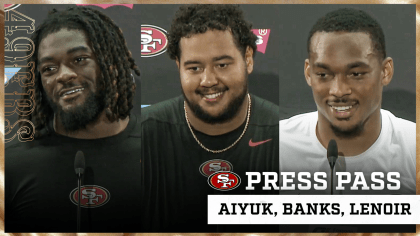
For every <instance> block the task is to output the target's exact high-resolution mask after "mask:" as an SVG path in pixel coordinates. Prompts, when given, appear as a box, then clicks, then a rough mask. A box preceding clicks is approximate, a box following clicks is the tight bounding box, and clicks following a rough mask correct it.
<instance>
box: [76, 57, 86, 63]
mask: <svg viewBox="0 0 420 236" xmlns="http://www.w3.org/2000/svg"><path fill="white" fill-rule="evenodd" d="M84 60H86V57H77V58H76V59H75V60H74V61H75V62H76V63H79V62H82V61H84Z"/></svg>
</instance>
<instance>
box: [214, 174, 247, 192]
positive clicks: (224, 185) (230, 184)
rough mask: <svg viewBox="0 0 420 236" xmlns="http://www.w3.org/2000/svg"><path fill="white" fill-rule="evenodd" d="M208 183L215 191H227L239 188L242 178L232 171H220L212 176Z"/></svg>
mask: <svg viewBox="0 0 420 236" xmlns="http://www.w3.org/2000/svg"><path fill="white" fill-rule="evenodd" d="M207 182H208V184H209V185H210V187H212V188H214V189H217V190H220V191H227V190H232V189H235V188H237V187H238V186H239V184H241V178H239V175H237V174H235V173H233V172H231V171H220V172H216V173H214V174H212V175H210V176H209V178H208V179H207Z"/></svg>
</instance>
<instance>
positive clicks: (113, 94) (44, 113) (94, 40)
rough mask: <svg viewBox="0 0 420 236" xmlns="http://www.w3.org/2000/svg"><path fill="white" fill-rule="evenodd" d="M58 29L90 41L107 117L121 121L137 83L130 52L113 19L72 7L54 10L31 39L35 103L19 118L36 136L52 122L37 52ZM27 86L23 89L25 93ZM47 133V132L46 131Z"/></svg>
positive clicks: (82, 8)
mask: <svg viewBox="0 0 420 236" xmlns="http://www.w3.org/2000/svg"><path fill="white" fill-rule="evenodd" d="M61 29H68V30H80V31H82V32H84V33H85V35H86V37H87V38H88V40H89V41H90V44H91V47H92V51H93V53H94V54H95V55H96V58H97V62H98V66H99V69H100V71H101V75H99V76H100V78H102V79H100V80H99V85H100V86H101V87H103V88H104V89H105V91H104V96H105V98H104V100H105V101H104V104H105V112H106V116H107V118H108V119H109V120H110V121H111V122H113V121H116V120H118V119H124V118H126V117H127V116H128V115H130V111H131V109H132V108H133V98H134V94H135V90H136V84H135V80H134V76H133V75H132V72H131V71H132V70H133V71H134V72H135V73H136V74H137V75H138V76H140V70H139V69H138V67H137V65H136V63H135V61H134V59H133V57H132V55H131V52H130V51H129V50H128V48H127V43H126V41H125V39H124V36H123V33H122V30H121V29H120V28H119V27H118V26H117V25H116V24H115V23H114V21H113V20H112V19H110V18H109V17H108V16H106V15H105V14H103V13H102V12H100V11H97V10H95V9H91V8H88V7H71V8H68V9H66V10H64V11H57V10H56V9H53V10H52V11H50V12H49V14H48V17H47V19H46V20H45V21H44V22H43V23H42V24H41V25H40V26H39V27H37V30H36V31H35V32H34V33H33V35H32V37H31V40H32V41H33V42H34V45H35V51H34V53H33V55H32V56H31V57H30V58H29V61H33V62H35V78H34V82H35V84H34V87H35V95H34V103H35V109H34V111H33V112H32V113H31V114H30V115H29V116H20V117H19V118H22V119H29V120H30V121H31V122H32V123H33V124H34V127H35V130H36V131H37V132H35V137H36V138H37V137H41V136H43V135H45V134H44V133H45V132H40V131H41V130H43V129H44V128H46V127H48V123H49V122H50V121H51V120H52V119H53V115H54V111H53V109H52V107H51V106H50V105H49V104H48V102H47V101H46V99H45V97H44V99H43V96H45V92H44V89H43V86H42V81H41V74H40V72H39V71H38V50H39V45H40V42H41V41H42V39H44V38H45V37H46V36H48V35H49V34H52V33H55V32H58V31H59V30H61ZM29 89H30V87H24V88H23V92H24V94H25V93H26V92H27V91H28V90H29ZM46 132H47V133H48V132H49V131H48V129H47V131H46Z"/></svg>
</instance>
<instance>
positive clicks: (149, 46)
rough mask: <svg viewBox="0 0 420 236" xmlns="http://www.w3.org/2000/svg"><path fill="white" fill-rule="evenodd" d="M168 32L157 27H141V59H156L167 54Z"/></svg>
mask: <svg viewBox="0 0 420 236" xmlns="http://www.w3.org/2000/svg"><path fill="white" fill-rule="evenodd" d="M167 34H168V33H167V32H166V30H164V29H162V28H160V27H158V26H155V25H141V57H154V56H158V55H160V54H162V53H164V52H166V47H167V46H168V36H167Z"/></svg>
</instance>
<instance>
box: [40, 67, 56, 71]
mask: <svg viewBox="0 0 420 236" xmlns="http://www.w3.org/2000/svg"><path fill="white" fill-rule="evenodd" d="M53 70H55V68H54V67H52V66H46V67H43V68H42V70H41V72H42V73H45V72H51V71H53Z"/></svg>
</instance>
